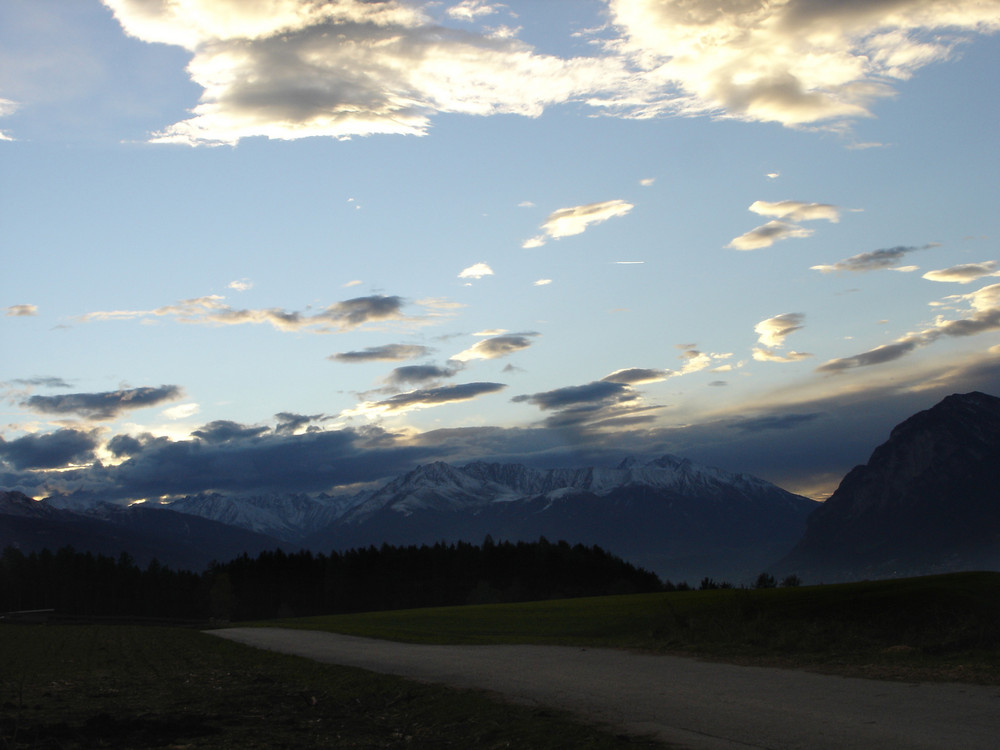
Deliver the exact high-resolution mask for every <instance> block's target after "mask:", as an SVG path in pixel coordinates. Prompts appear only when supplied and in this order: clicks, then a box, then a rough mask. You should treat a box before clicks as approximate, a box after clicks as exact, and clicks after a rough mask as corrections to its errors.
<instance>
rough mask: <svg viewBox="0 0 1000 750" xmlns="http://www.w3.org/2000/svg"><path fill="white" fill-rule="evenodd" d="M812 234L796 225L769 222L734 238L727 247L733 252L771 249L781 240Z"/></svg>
mask: <svg viewBox="0 0 1000 750" xmlns="http://www.w3.org/2000/svg"><path fill="white" fill-rule="evenodd" d="M812 234H813V230H812V229H805V228H804V227H800V226H798V225H796V224H788V223H786V222H783V221H769V222H767V224H762V225H761V226H759V227H755V228H754V229H751V230H750V231H749V232H746V233H745V234H741V235H740V236H739V237H734V238H733V239H732V240H731V241H730V243H729V244H728V245H726V247H728V248H732V249H733V250H759V249H760V248H762V247H771V245H773V244H774V243H775V242H777V241H779V240H787V239H789V238H792V237H811V236H812Z"/></svg>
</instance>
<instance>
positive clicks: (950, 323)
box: [817, 284, 1000, 373]
mask: <svg viewBox="0 0 1000 750" xmlns="http://www.w3.org/2000/svg"><path fill="white" fill-rule="evenodd" d="M950 299H951V300H953V301H959V302H966V303H968V305H969V310H967V311H966V312H965V314H966V316H967V317H964V318H958V319H956V320H948V319H946V318H944V317H938V318H937V320H935V322H934V325H933V326H932V327H930V328H927V329H924V330H923V331H918V332H915V333H908V334H906V335H905V336H902V337H900V338H898V339H896V340H895V341H893V342H891V343H889V344H883V345H881V346H877V347H875V348H874V349H869V350H868V351H865V352H861V353H860V354H855V355H853V356H850V357H843V358H840V359H831V360H829V361H828V362H825V363H823V364H822V365H820V366H819V367H818V368H817V371H818V372H830V373H838V372H843V371H845V370H852V369H855V368H858V367H870V366H872V365H881V364H885V363H887V362H892V361H894V360H897V359H900V358H901V357H904V356H906V355H907V354H910V353H911V352H913V351H915V350H916V349H919V348H921V347H925V346H929V345H930V344H933V343H934V342H935V341H937V340H938V339H940V338H941V337H943V336H948V337H965V336H975V335H976V334H979V333H984V332H986V331H993V330H997V329H1000V284H991V285H990V286H985V287H983V288H982V289H979V290H977V291H975V292H972V293H971V294H964V295H958V296H956V297H952V298H950Z"/></svg>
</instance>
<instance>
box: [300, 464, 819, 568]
mask: <svg viewBox="0 0 1000 750" xmlns="http://www.w3.org/2000/svg"><path fill="white" fill-rule="evenodd" d="M815 507H816V503H815V502H814V501H812V500H809V499H807V498H804V497H801V496H798V495H793V494H792V493H789V492H786V491H785V490H782V489H781V488H779V487H777V486H775V485H773V484H770V483H769V482H765V481H763V480H761V479H757V478H755V477H750V476H747V475H744V474H732V473H729V472H725V471H722V470H720V469H716V468H713V467H707V466H699V465H697V464H694V463H693V462H691V461H688V460H686V459H681V458H677V457H675V456H662V457H661V458H658V459H656V460H654V461H650V462H648V463H645V464H640V463H639V462H637V461H634V460H626V461H623V462H622V463H621V464H619V465H618V466H617V467H614V468H610V467H609V468H601V467H587V468H581V469H551V470H538V469H531V468H528V467H525V466H522V465H519V464H495V463H484V462H474V463H470V464H467V465H466V466H462V467H455V466H451V465H449V464H445V463H434V464H428V465H425V466H420V467H418V468H416V469H414V470H413V471H411V472H409V473H407V474H405V475H402V476H400V477H397V478H396V479H394V480H392V481H390V482H388V483H387V484H385V485H384V486H383V487H382V488H381V489H379V490H377V491H375V492H374V493H372V494H371V495H370V496H369V497H368V498H367V499H365V500H363V501H362V502H359V504H358V505H357V506H356V507H354V508H353V509H350V510H348V511H347V512H346V513H345V514H344V515H343V516H342V517H341V518H340V519H338V520H337V521H336V522H335V523H334V524H333V525H331V526H330V527H328V528H326V529H322V530H319V531H317V532H316V533H315V534H313V535H311V536H309V537H307V538H306V540H305V542H306V544H307V546H309V547H310V548H312V549H330V548H333V549H344V548H348V547H358V546H367V545H369V544H375V545H378V544H381V543H383V542H387V543H390V544H424V543H426V544H433V543H435V542H438V541H447V542H453V541H471V542H474V543H478V542H480V541H482V540H483V538H484V537H485V536H486V535H490V536H492V537H494V538H496V539H507V540H511V541H518V540H523V541H534V540H536V539H538V537H540V536H545V537H547V538H550V539H565V540H566V541H568V542H570V543H577V542H580V543H584V544H588V545H589V544H596V545H599V546H601V547H604V548H605V549H607V550H609V551H611V552H613V553H614V554H617V555H621V556H622V557H624V558H626V559H627V560H629V561H631V562H634V563H636V564H639V565H642V566H644V567H646V568H648V569H651V570H654V571H655V572H657V573H658V574H660V575H662V576H665V577H668V578H671V579H673V580H680V579H685V578H693V577H696V576H697V577H698V579H699V580H700V578H701V577H703V576H706V575H710V576H716V577H718V576H725V577H727V578H729V579H733V578H738V577H740V576H744V577H745V576H749V575H753V574H756V573H758V572H760V570H762V569H763V568H762V567H761V566H763V565H765V564H766V563H768V562H769V561H770V560H773V559H774V558H775V557H776V555H779V554H781V553H782V551H783V550H788V549H790V548H791V546H792V545H793V544H794V543H795V542H796V541H797V540H798V538H799V536H800V535H801V533H802V531H803V529H804V528H805V517H806V516H807V515H808V514H809V513H810V512H811V511H812V510H813V509H814V508H815Z"/></svg>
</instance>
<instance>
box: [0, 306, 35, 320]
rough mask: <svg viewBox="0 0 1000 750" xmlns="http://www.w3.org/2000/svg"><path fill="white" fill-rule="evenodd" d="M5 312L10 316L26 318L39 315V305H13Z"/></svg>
mask: <svg viewBox="0 0 1000 750" xmlns="http://www.w3.org/2000/svg"><path fill="white" fill-rule="evenodd" d="M4 314H5V315H6V316H7V317H8V318H25V317H29V316H32V315H38V307H37V306H36V305H11V306H10V307H8V308H7V312H6V313H4Z"/></svg>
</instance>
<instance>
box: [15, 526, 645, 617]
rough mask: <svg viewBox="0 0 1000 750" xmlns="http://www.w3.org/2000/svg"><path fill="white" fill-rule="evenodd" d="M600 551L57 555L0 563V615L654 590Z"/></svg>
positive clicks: (259, 613) (183, 611) (198, 612)
mask: <svg viewBox="0 0 1000 750" xmlns="http://www.w3.org/2000/svg"><path fill="white" fill-rule="evenodd" d="M663 589H664V584H663V583H662V582H661V581H660V579H659V578H658V577H657V576H656V575H655V574H654V573H651V572H649V571H646V570H643V569H641V568H637V567H636V566H634V565H632V564H630V563H628V562H625V561H624V560H622V559H621V558H619V557H616V556H614V555H611V554H610V553H608V552H606V551H604V550H603V549H601V548H599V547H597V546H591V547H586V546H584V545H582V544H577V545H572V546H571V545H570V544H569V543H567V542H565V541H560V542H549V541H548V540H546V539H545V538H541V539H539V540H538V541H537V542H516V543H513V542H506V541H505V542H494V541H493V540H492V539H491V538H490V537H487V538H486V539H485V540H484V542H483V544H481V545H473V544H469V543H464V542H459V543H454V544H445V543H443V542H442V543H438V544H435V545H433V546H429V545H421V546H419V547H418V546H407V547H402V546H399V547H397V546H392V545H388V544H385V545H382V546H381V547H374V546H371V547H367V548H363V549H353V550H348V551H344V552H331V553H330V554H317V553H313V552H310V551H307V550H302V551H299V552H294V553H287V552H284V551H282V550H280V549H279V550H273V551H268V552H263V553H261V554H259V555H257V556H256V557H250V556H249V555H247V554H244V555H242V556H240V557H238V558H236V559H234V560H230V561H229V562H225V563H213V564H212V565H210V566H209V568H208V569H207V570H205V571H204V572H202V573H194V572H191V571H183V570H173V569H171V568H169V567H166V566H164V565H161V564H160V563H158V562H157V561H155V560H154V561H152V562H151V563H149V565H147V566H146V567H145V568H141V567H140V566H139V565H137V564H136V563H135V561H134V560H133V559H132V558H131V557H130V556H129V555H128V554H127V553H122V554H121V555H120V556H119V557H117V558H114V557H109V556H105V555H94V554H92V553H90V552H77V551H76V550H74V549H73V548H71V547H64V548H61V549H59V550H57V551H55V552H51V551H49V550H43V551H41V552H31V553H28V554H25V553H23V552H22V551H20V550H18V549H16V548H14V547H8V548H7V549H5V550H4V551H3V553H2V554H0V612H12V611H23V610H37V609H52V610H55V613H56V614H57V615H58V616H60V617H99V616H111V617H135V618H171V619H173V618H181V619H191V620H206V619H210V618H214V619H219V620H249V619H268V618H273V617H301V616H308V615H322V614H337V613H346V612H360V611H373V610H384V609H405V608H411V607H431V606H449V605H456V604H476V603H490V602H515V601H531V600H540V599H554V598H565V597H576V596H599V595H604V594H626V593H642V592H652V591H662V590H663Z"/></svg>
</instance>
